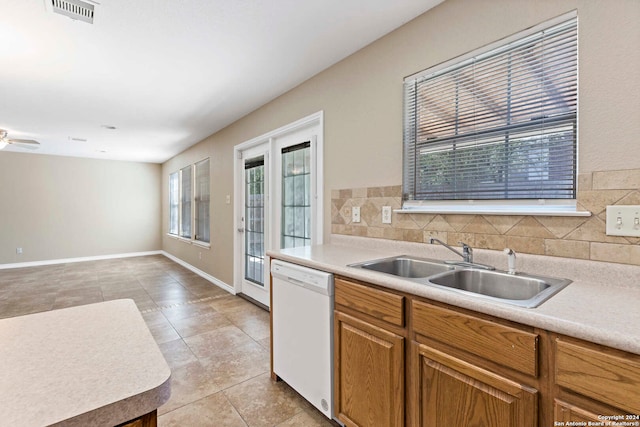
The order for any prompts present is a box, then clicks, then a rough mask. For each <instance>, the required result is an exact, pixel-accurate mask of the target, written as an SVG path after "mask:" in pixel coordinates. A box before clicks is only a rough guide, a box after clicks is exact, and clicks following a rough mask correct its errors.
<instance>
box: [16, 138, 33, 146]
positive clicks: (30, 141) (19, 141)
mask: <svg viewBox="0 0 640 427" xmlns="http://www.w3.org/2000/svg"><path fill="white" fill-rule="evenodd" d="M9 142H13V143H14V144H31V145H40V143H39V142H38V141H34V140H33V139H13V138H11V139H10V140H9Z"/></svg>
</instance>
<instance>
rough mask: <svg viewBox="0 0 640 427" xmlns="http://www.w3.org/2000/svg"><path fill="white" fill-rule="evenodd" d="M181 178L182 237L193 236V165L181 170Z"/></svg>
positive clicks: (188, 237)
mask: <svg viewBox="0 0 640 427" xmlns="http://www.w3.org/2000/svg"><path fill="white" fill-rule="evenodd" d="M180 175H181V176H180V179H181V185H182V189H181V191H180V202H181V212H180V237H184V238H186V239H190V238H191V198H192V197H193V194H192V191H191V188H192V187H191V181H192V178H191V166H187V167H185V168H182V169H181V170H180Z"/></svg>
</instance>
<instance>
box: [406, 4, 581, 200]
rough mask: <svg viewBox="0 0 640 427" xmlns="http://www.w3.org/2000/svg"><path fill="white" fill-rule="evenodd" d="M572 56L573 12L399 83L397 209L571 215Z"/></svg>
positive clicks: (574, 120)
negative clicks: (477, 208) (530, 210)
mask: <svg viewBox="0 0 640 427" xmlns="http://www.w3.org/2000/svg"><path fill="white" fill-rule="evenodd" d="M577 55H578V49H577V18H576V17H575V14H572V15H571V16H564V17H562V18H559V19H556V20H554V21H553V22H548V23H545V24H542V25H540V26H537V27H535V28H533V29H530V30H528V31H526V32H523V33H520V34H517V35H515V36H513V37H510V38H509V39H508V40H506V41H502V42H499V43H496V44H494V45H492V46H490V47H488V48H485V49H482V50H480V51H476V52H472V53H470V54H468V55H465V56H463V57H461V58H458V59H455V60H452V61H449V62H447V63H446V64H443V65H442V66H438V67H435V68H433V69H428V70H425V71H423V72H420V73H418V74H416V75H413V76H410V77H407V78H406V79H405V83H404V87H405V92H404V99H405V116H404V165H403V171H404V174H403V175H404V176H403V193H404V194H403V199H404V206H403V207H404V208H405V209H407V208H408V209H411V208H414V209H415V208H418V209H422V210H429V207H432V208H434V209H433V210H438V209H439V208H441V207H442V205H443V204H450V205H452V206H456V203H457V205H458V206H460V205H466V206H470V205H471V204H475V205H482V204H486V205H487V206H491V204H492V203H493V206H497V205H498V204H500V205H503V206H507V208H508V207H509V206H517V205H519V204H521V205H531V206H534V205H535V206H536V209H537V208H540V209H544V206H546V207H549V208H550V209H556V208H558V207H561V208H562V209H565V208H568V209H570V207H571V206H573V208H574V209H575V197H576V170H577V157H576V152H577V125H576V123H577V104H578V80H577ZM532 200H533V202H532ZM434 202H435V203H434ZM443 202H445V203H443ZM484 202H486V203H484ZM511 202H513V203H511ZM463 209H464V208H463Z"/></svg>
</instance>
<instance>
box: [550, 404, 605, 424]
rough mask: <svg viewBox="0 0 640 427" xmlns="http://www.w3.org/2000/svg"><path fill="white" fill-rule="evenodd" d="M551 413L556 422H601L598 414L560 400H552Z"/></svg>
mask: <svg viewBox="0 0 640 427" xmlns="http://www.w3.org/2000/svg"><path fill="white" fill-rule="evenodd" d="M553 413H554V421H556V422H565V423H566V422H569V421H574V422H583V423H588V422H589V421H592V422H602V419H600V418H598V414H596V413H594V412H592V411H589V410H587V409H585V408H581V407H578V406H576V405H572V404H570V403H567V402H563V401H561V400H556V401H555V402H554V408H553ZM607 414H608V413H607Z"/></svg>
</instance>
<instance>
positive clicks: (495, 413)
mask: <svg viewBox="0 0 640 427" xmlns="http://www.w3.org/2000/svg"><path fill="white" fill-rule="evenodd" d="M412 351H413V356H414V357H413V362H412V364H413V365H414V366H413V375H415V378H416V384H415V386H414V389H415V390H414V392H415V394H416V395H415V396H414V398H415V399H416V400H415V401H416V403H417V406H418V412H419V414H418V420H417V421H418V425H420V426H424V427H450V426H500V427H535V426H536V425H537V419H538V406H537V405H538V404H537V401H538V398H537V391H536V390H535V389H532V388H530V387H527V386H524V385H521V384H519V383H516V382H514V381H511V380H509V379H506V378H503V377H501V376H499V375H496V374H494V373H492V372H489V371H487V370H484V369H481V368H479V367H477V366H474V365H472V364H470V363H467V362H465V361H462V360H459V359H456V358H454V357H452V356H450V355H447V354H445V353H442V352H440V351H438V350H435V349H432V348H429V347H427V346H425V345H422V344H418V343H415V342H414V343H413V350H412Z"/></svg>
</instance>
